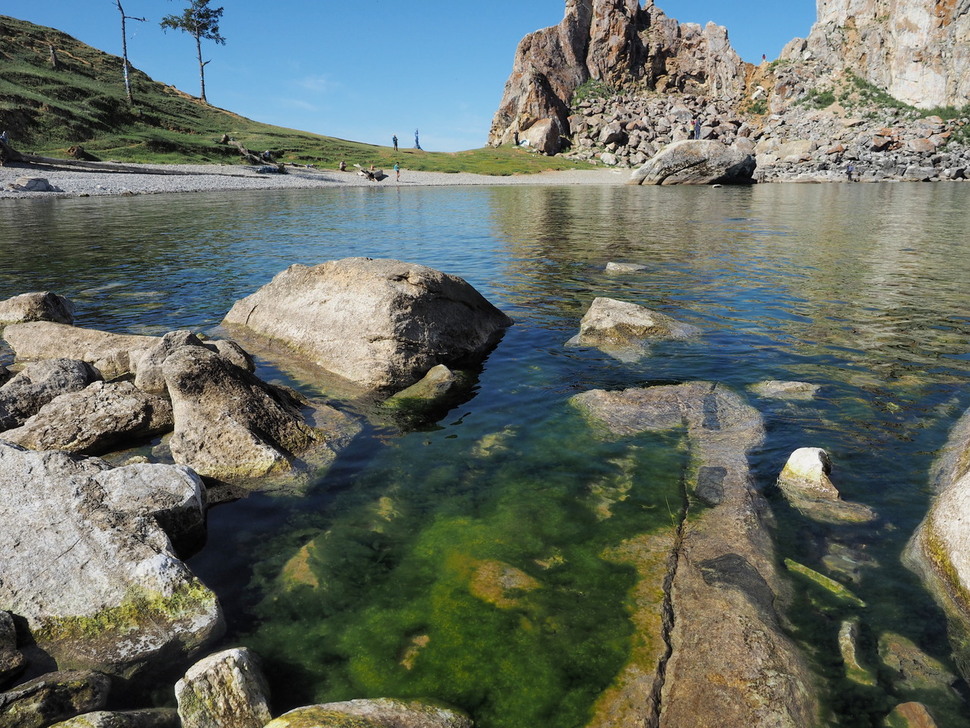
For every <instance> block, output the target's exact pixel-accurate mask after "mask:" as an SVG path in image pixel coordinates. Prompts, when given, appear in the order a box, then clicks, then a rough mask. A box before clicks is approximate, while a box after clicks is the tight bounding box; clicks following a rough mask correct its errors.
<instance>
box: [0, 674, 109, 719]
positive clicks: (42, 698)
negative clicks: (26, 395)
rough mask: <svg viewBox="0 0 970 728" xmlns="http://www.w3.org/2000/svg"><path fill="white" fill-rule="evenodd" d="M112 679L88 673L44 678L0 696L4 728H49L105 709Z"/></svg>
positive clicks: (55, 675)
mask: <svg viewBox="0 0 970 728" xmlns="http://www.w3.org/2000/svg"><path fill="white" fill-rule="evenodd" d="M110 688H111V680H110V678H108V676H107V675H102V674H101V673H98V672H91V671H88V670H65V671H62V672H52V673H48V674H47V675H42V676H41V677H39V678H37V679H36V680H31V681H30V682H26V683H24V684H23V685H18V686H17V687H15V688H14V689H13V690H8V691H7V692H5V693H0V728H46V727H47V726H49V725H51V724H52V723H56V722H57V721H59V720H64V719H66V718H73V717H74V716H76V715H80V714H81V713H87V712H90V711H92V710H99V709H100V708H103V707H104V705H105V703H106V702H107V700H108V692H109V690H110Z"/></svg>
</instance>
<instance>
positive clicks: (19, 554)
mask: <svg viewBox="0 0 970 728" xmlns="http://www.w3.org/2000/svg"><path fill="white" fill-rule="evenodd" d="M132 480H135V481H139V482H141V483H142V485H147V484H151V485H152V486H153V487H155V488H156V490H159V489H160V488H158V487H157V484H158V483H159V482H162V481H173V482H172V484H171V486H170V487H171V490H173V491H176V492H178V491H180V490H181V491H182V492H183V493H184V494H185V495H184V496H183V497H182V499H183V500H189V501H191V500H192V496H193V494H197V493H198V492H199V484H198V479H197V478H195V477H194V475H192V474H191V473H189V472H188V471H187V470H186V469H184V468H180V467H178V466H172V465H159V464H155V465H147V464H141V465H133V466H125V467H120V468H112V467H111V466H110V465H109V464H108V463H106V462H105V461H103V460H98V459H96V458H84V459H81V458H76V457H72V456H70V455H68V454H67V453H63V452H31V451H26V450H22V449H20V448H18V447H16V446H13V445H8V444H5V443H0V553H2V554H3V559H2V560H0V609H4V610H7V611H10V612H11V613H13V614H14V615H16V616H17V617H19V618H22V619H23V620H25V623H26V626H27V628H28V629H29V630H30V634H31V636H32V638H33V640H34V641H35V642H36V645H37V647H39V648H40V649H41V650H43V651H45V652H46V653H48V654H49V655H50V656H51V657H52V658H53V659H54V660H56V662H57V664H58V666H59V667H61V668H91V669H97V670H100V671H102V672H106V673H109V674H112V675H115V676H118V677H120V678H123V679H129V678H135V677H136V676H137V677H140V676H148V675H151V674H153V673H152V670H151V668H155V667H157V668H163V669H168V668H170V667H171V665H172V664H177V663H178V662H179V661H181V660H188V659H189V658H190V657H191V656H193V655H194V654H196V653H197V652H198V651H199V650H200V649H202V648H203V647H204V646H205V645H207V644H208V643H209V642H210V641H212V640H213V639H215V638H217V637H219V636H220V635H221V633H222V630H223V621H222V614H221V611H220V608H219V605H218V603H217V601H216V597H215V595H214V594H213V593H212V592H211V591H209V590H208V589H207V588H206V587H205V586H204V585H203V584H202V583H201V582H199V580H198V579H196V578H195V576H193V574H192V573H191V572H190V571H189V570H188V568H187V567H186V566H185V564H184V563H182V562H181V561H179V560H178V559H177V558H176V556H175V554H174V552H173V550H172V546H171V543H170V541H169V538H168V536H167V535H166V533H165V532H164V531H163V530H162V528H161V527H160V525H159V521H158V519H156V517H155V514H154V510H155V508H153V507H146V506H145V505H143V504H141V503H136V502H135V501H133V500H132V495H133V493H132V492H131V491H129V490H128V485H129V483H130V482H131V481H132ZM135 492H137V489H136V490H135ZM65 585H69V588H65Z"/></svg>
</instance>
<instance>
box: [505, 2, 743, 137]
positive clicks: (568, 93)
mask: <svg viewBox="0 0 970 728" xmlns="http://www.w3.org/2000/svg"><path fill="white" fill-rule="evenodd" d="M744 76H745V73H744V64H743V63H742V61H741V59H740V58H739V57H738V55H737V53H735V52H734V50H733V49H732V48H731V46H730V44H729V43H728V40H727V32H726V31H725V30H724V28H721V27H719V26H716V25H713V24H710V23H709V24H708V25H707V27H705V28H703V29H702V28H701V27H700V26H699V25H696V24H691V23H686V24H679V23H678V22H677V21H676V20H673V19H672V18H668V17H667V16H666V15H664V13H663V12H662V11H661V10H659V9H658V8H657V7H655V6H654V4H653V0H648V2H647V3H646V5H645V6H644V7H640V3H639V0H569V1H568V2H567V3H566V16H565V18H564V19H563V21H562V22H561V23H560V24H559V25H557V26H554V27H551V28H545V29H543V30H539V31H536V32H535V33H531V34H530V35H527V36H526V37H525V38H524V39H523V40H522V42H521V43H519V47H518V50H517V51H516V55H515V63H514V65H513V68H512V74H511V76H510V77H509V80H508V82H507V83H506V85H505V95H504V97H503V98H502V103H501V105H500V106H499V109H498V111H497V112H496V114H495V118H494V120H493V122H492V129H491V133H490V134H489V144H492V145H496V146H497V145H499V144H503V143H506V142H509V141H514V140H515V139H516V138H517V135H519V134H523V135H524V134H525V132H527V131H528V130H529V129H530V128H531V127H532V126H533V125H535V124H536V123H538V122H540V121H543V120H552V121H553V122H554V123H555V124H556V125H557V126H558V127H559V130H560V132H561V135H562V136H568V135H569V133H570V126H569V113H570V110H569V103H570V100H571V98H572V96H573V93H574V92H575V91H576V89H578V88H579V87H580V86H581V85H582V84H583V83H585V82H586V81H588V80H590V79H594V80H597V81H602V82H603V83H605V84H607V85H608V86H611V87H613V88H615V89H623V88H637V89H641V90H658V91H670V90H677V91H693V92H697V93H710V94H711V95H712V96H718V97H722V98H738V97H740V96H741V94H742V93H743V91H744ZM556 151H558V150H556Z"/></svg>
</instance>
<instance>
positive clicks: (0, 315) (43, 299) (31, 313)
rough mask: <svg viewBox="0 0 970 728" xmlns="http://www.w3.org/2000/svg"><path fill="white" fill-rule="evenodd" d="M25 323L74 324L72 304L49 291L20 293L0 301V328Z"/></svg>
mask: <svg viewBox="0 0 970 728" xmlns="http://www.w3.org/2000/svg"><path fill="white" fill-rule="evenodd" d="M27 321H54V322H56V323H59V324H73V323H74V304H73V303H71V302H70V301H68V300H67V299H66V298H64V297H63V296H58V295H57V294H56V293H51V292H50V291H40V292H37V293H22V294H20V295H19V296H14V297H13V298H8V299H7V300H6V301H0V327H2V326H5V325H7V324H20V323H26V322H27Z"/></svg>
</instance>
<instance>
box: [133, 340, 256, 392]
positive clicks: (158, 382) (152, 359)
mask: <svg viewBox="0 0 970 728" xmlns="http://www.w3.org/2000/svg"><path fill="white" fill-rule="evenodd" d="M183 346H197V347H204V348H206V349H209V350H210V351H214V352H215V353H217V354H219V355H220V356H222V357H224V358H225V359H227V360H228V361H230V362H232V363H233V364H235V365H236V366H238V367H240V368H241V369H245V370H246V371H248V372H252V371H254V370H255V368H256V367H255V365H254V363H253V359H252V357H251V356H249V354H248V353H247V352H246V351H244V350H243V348H242V347H241V346H239V345H238V344H236V343H235V342H233V341H224V340H218V341H212V342H207V341H203V340H202V339H200V338H199V337H198V336H196V335H195V334H193V333H192V332H191V331H185V330H180V331H170V332H168V333H167V334H165V336H163V337H162V338H161V340H159V341H158V343H157V344H155V346H153V347H152V348H150V349H148V350H147V351H146V352H145V353H144V354H143V355H142V356H141V357H140V358H139V359H138V360H137V361H134V362H133V369H134V371H135V386H136V387H138V388H139V389H143V390H145V391H146V392H152V393H154V394H165V393H166V391H167V390H166V387H165V375H164V374H163V372H162V365H163V364H164V363H165V360H166V359H167V358H168V357H169V356H170V355H171V354H172V352H174V351H176V350H177V349H180V348H182V347H183Z"/></svg>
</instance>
